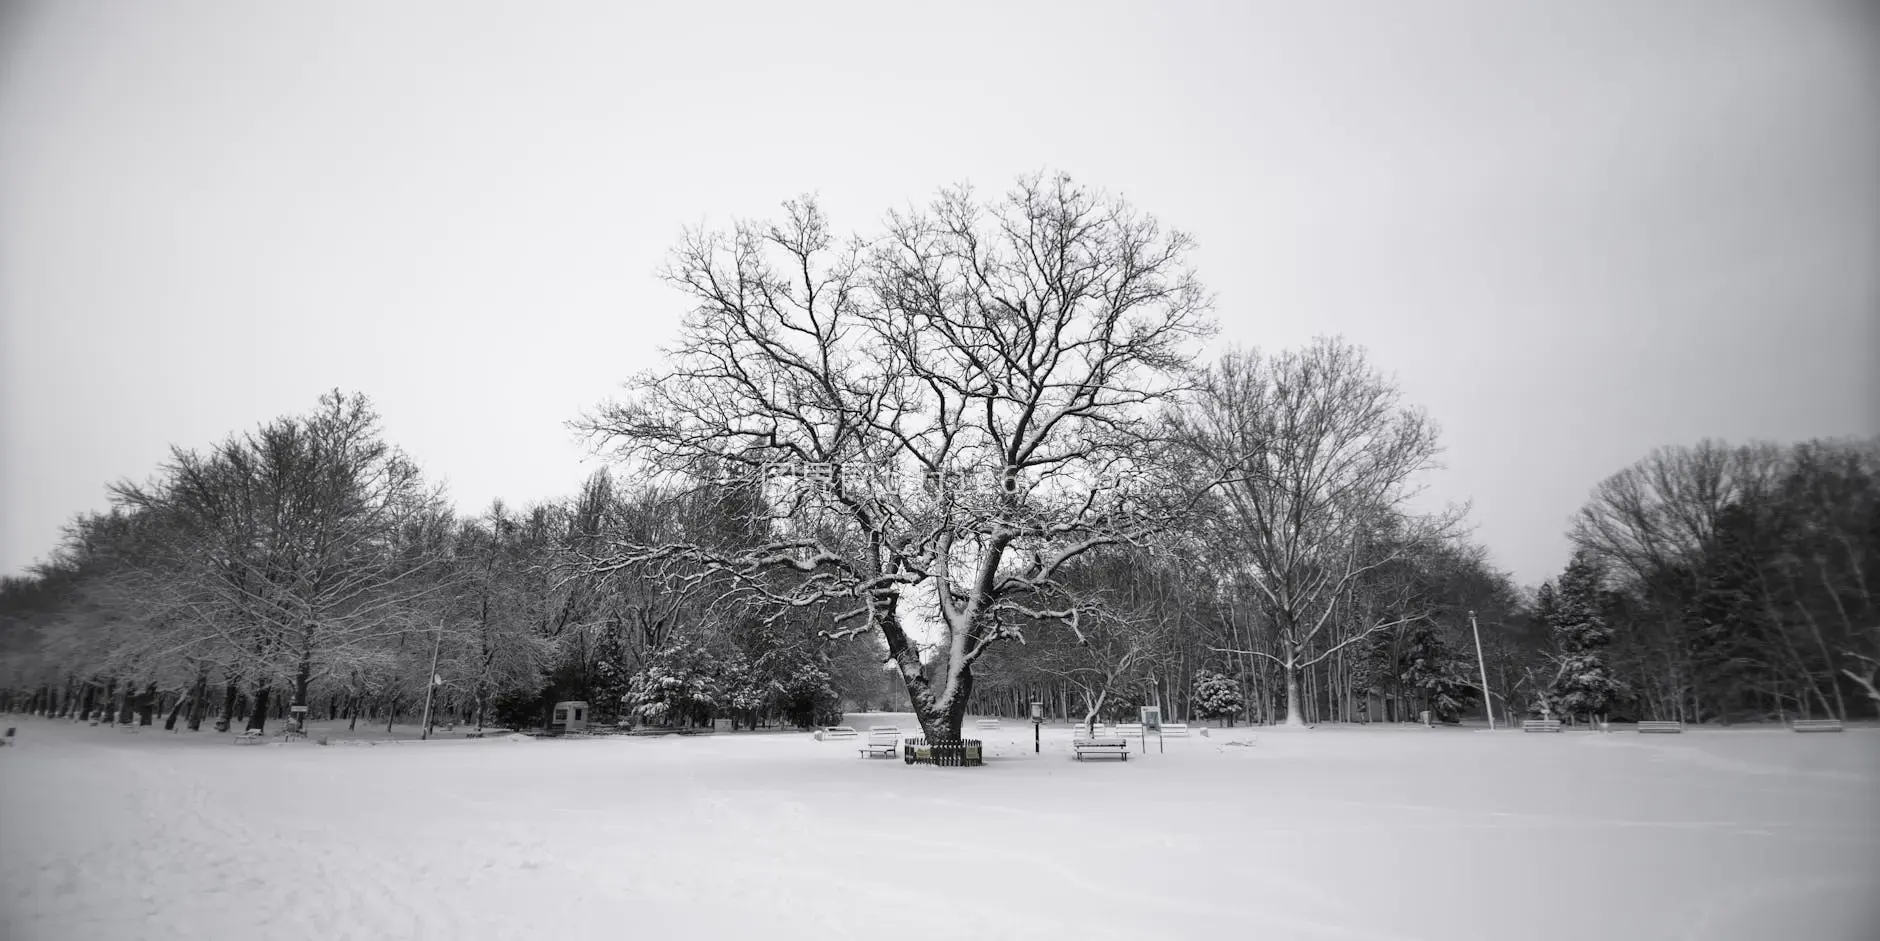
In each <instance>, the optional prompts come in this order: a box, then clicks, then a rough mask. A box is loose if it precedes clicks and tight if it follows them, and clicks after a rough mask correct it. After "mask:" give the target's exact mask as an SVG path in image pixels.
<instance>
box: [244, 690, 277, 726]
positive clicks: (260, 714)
mask: <svg viewBox="0 0 1880 941" xmlns="http://www.w3.org/2000/svg"><path fill="white" fill-rule="evenodd" d="M273 693H274V688H273V687H272V686H270V685H268V684H267V682H266V681H265V680H256V681H255V693H254V696H255V704H254V708H253V709H252V710H250V711H249V713H248V728H247V730H248V731H250V732H261V731H265V730H266V729H267V725H268V699H269V698H270V697H271V696H272V695H273Z"/></svg>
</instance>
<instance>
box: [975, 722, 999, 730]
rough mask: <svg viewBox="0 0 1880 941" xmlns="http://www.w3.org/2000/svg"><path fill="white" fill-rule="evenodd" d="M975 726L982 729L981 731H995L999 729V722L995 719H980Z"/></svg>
mask: <svg viewBox="0 0 1880 941" xmlns="http://www.w3.org/2000/svg"><path fill="white" fill-rule="evenodd" d="M977 725H978V726H979V727H980V728H982V729H988V730H996V729H998V727H999V720H997V719H980V720H979V722H978V723H977Z"/></svg>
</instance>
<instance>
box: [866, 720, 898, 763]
mask: <svg viewBox="0 0 1880 941" xmlns="http://www.w3.org/2000/svg"><path fill="white" fill-rule="evenodd" d="M857 750H858V751H860V752H861V755H862V757H863V758H893V757H895V756H896V755H899V754H900V753H901V730H900V729H899V728H896V727H895V726H892V725H877V726H874V727H873V728H870V729H869V730H868V741H867V742H866V743H864V744H863V745H862V747H861V748H860V749H857Z"/></svg>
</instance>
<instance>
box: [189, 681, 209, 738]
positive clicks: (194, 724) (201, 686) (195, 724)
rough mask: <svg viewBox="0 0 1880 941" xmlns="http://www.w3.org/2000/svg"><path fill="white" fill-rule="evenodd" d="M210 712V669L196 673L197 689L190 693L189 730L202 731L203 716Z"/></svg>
mask: <svg viewBox="0 0 1880 941" xmlns="http://www.w3.org/2000/svg"><path fill="white" fill-rule="evenodd" d="M208 712H209V671H207V670H203V671H202V672H200V673H197V674H196V686H195V689H194V690H193V691H192V692H191V693H190V694H189V730H190V731H191V732H200V731H202V718H203V716H204V715H206V714H207V713H208Z"/></svg>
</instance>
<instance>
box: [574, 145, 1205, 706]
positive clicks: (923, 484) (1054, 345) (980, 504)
mask: <svg viewBox="0 0 1880 941" xmlns="http://www.w3.org/2000/svg"><path fill="white" fill-rule="evenodd" d="M786 205H787V212H788V214H787V217H786V218H785V219H784V220H783V221H781V222H779V223H776V224H762V223H740V224H738V225H736V226H735V228H734V229H733V231H731V232H730V233H725V234H707V233H692V234H690V235H688V236H687V237H686V238H685V239H684V241H683V242H682V243H681V244H680V246H679V247H678V248H677V250H676V251H675V253H674V257H673V259H672V261H671V263H670V264H669V266H668V267H667V269H666V271H665V276H666V280H667V281H668V282H669V283H670V284H672V285H673V286H675V287H676V288H678V289H679V290H680V291H682V292H683V293H684V294H685V295H687V297H688V298H689V299H690V300H691V302H692V304H693V309H692V311H691V313H690V315H689V316H688V317H687V318H686V320H685V325H684V331H683V335H682V338H681V340H680V342H679V343H678V344H677V346H676V347H675V348H673V349H671V350H669V356H668V361H667V365H666V366H664V367H663V368H660V369H658V370H655V371H653V372H650V373H647V374H644V375H641V376H639V377H637V378H636V379H634V380H633V381H632V383H631V384H630V386H629V388H630V390H631V393H632V394H631V396H630V397H629V398H628V399H627V400H625V401H623V402H620V403H616V404H610V405H607V406H605V407H603V408H601V409H600V410H599V411H597V412H596V413H594V414H591V415H589V416H587V417H585V418H583V419H582V420H581V421H580V422H579V425H580V427H582V428H583V429H585V430H586V431H588V432H590V433H592V434H593V435H594V436H595V438H596V440H597V442H598V443H599V444H601V445H602V446H606V447H612V448H616V449H617V450H618V453H619V455H620V456H621V457H622V458H623V459H624V460H626V461H628V462H630V463H631V464H632V465H633V469H634V470H635V471H636V472H638V473H639V474H641V475H642V479H643V480H647V479H653V478H661V479H666V480H673V479H679V480H684V479H696V477H697V474H698V473H699V469H700V468H701V467H711V468H717V469H720V471H722V470H723V469H730V471H732V472H733V473H732V474H731V476H733V477H737V478H740V479H746V480H748V479H751V478H752V477H758V478H763V477H764V476H765V471H766V468H774V467H776V466H777V465H779V464H782V465H785V466H787V467H790V468H802V469H804V476H799V477H797V478H795V479H792V480H786V481H782V482H779V481H777V480H775V479H771V480H769V482H768V483H762V484H758V485H754V486H756V487H757V488H758V489H757V491H756V492H757V494H758V495H759V496H761V499H756V500H752V501H750V506H751V507H752V508H753V511H754V512H758V513H761V514H762V516H763V519H762V520H761V524H762V525H759V526H757V527H754V528H753V529H752V534H753V537H754V538H753V540H752V544H749V545H746V546H744V547H741V548H740V547H737V546H733V545H726V544H723V543H722V542H721V543H719V544H718V545H712V544H709V543H708V542H707V541H706V540H703V539H694V538H686V539H681V540H679V541H675V542H670V543H664V544H630V543H621V544H617V545H615V546H614V547H613V548H612V549H611V550H610V551H606V552H596V553H594V554H593V555H592V557H591V558H590V559H589V560H588V570H589V572H590V574H592V573H596V572H605V571H609V570H619V569H622V568H626V567H630V566H636V565H640V566H644V565H649V564H657V563H660V562H662V561H665V560H676V561H682V562H684V563H685V564H687V565H697V564H700V563H703V564H705V565H706V566H707V567H709V568H710V569H712V570H714V571H717V572H724V573H732V574H734V575H736V576H737V577H738V578H739V579H740V580H741V582H742V584H743V586H744V587H745V588H746V589H747V590H750V591H753V592H756V593H758V594H760V595H761V596H762V597H763V598H764V599H765V600H767V601H769V602H771V603H773V604H776V605H781V606H784V607H811V606H832V607H833V609H834V613H835V619H836V623H838V624H840V625H842V632H846V633H850V634H853V633H858V632H862V631H869V630H872V631H877V632H879V634H880V635H881V637H882V638H883V639H884V640H885V642H886V645H887V650H888V655H889V657H890V659H891V661H892V663H893V665H894V668H895V670H896V671H897V672H898V674H899V675H900V677H901V680H902V682H903V683H904V684H905V685H906V688H907V690H908V694H909V698H910V699H911V700H912V702H913V708H914V711H915V712H916V714H917V716H918V717H919V721H920V722H921V725H922V728H923V730H924V731H925V732H926V734H927V735H928V736H930V737H932V738H935V739H949V740H950V739H957V738H958V736H959V729H960V724H961V720H962V718H963V717H964V714H965V709H966V706H967V701H968V697H969V696H970V694H971V691H972V665H973V663H974V661H975V660H977V659H978V658H979V657H980V656H981V655H983V653H984V652H985V651H986V650H987V649H988V648H989V647H991V646H992V645H994V644H996V643H997V642H999V641H1000V640H1002V639H1004V638H1007V637H1011V636H1015V635H1016V633H1017V631H1018V627H1017V626H1016V625H1017V624H1018V623H1019V622H1020V621H1028V622H1033V623H1036V622H1039V621H1046V622H1052V623H1062V624H1067V625H1069V626H1070V628H1071V629H1072V630H1073V631H1075V630H1076V629H1077V612H1078V610H1079V607H1078V604H1077V600H1076V599H1075V598H1074V597H1072V596H1071V594H1070V593H1069V592H1067V591H1066V590H1065V586H1064V585H1062V584H1061V583H1060V582H1059V580H1058V579H1057V576H1058V574H1059V573H1060V571H1061V569H1062V567H1063V566H1064V565H1066V564H1067V563H1069V562H1070V561H1071V560H1073V559H1076V558H1078V557H1079V556H1081V555H1083V554H1084V553H1087V552H1089V551H1091V550H1092V549H1095V548H1097V547H1099V546H1104V545H1110V544H1115V543H1119V542H1126V541H1130V540H1132V539H1136V538H1138V537H1139V536H1140V534H1141V533H1142V531H1143V529H1144V527H1145V526H1146V525H1148V523H1147V521H1148V520H1149V519H1150V518H1151V517H1153V515H1154V511H1155V509H1156V507H1157V505H1158V501H1159V500H1161V499H1162V498H1164V497H1165V496H1166V494H1165V493H1164V492H1163V491H1161V490H1159V489H1158V487H1157V486H1156V485H1155V483H1154V482H1153V481H1152V478H1154V477H1156V476H1157V474H1158V473H1159V472H1158V470H1157V468H1156V467H1154V466H1152V465H1151V464H1146V463H1145V462H1144V461H1142V460H1141V455H1143V454H1144V453H1146V452H1145V448H1146V442H1147V439H1149V438H1150V437H1152V436H1153V434H1154V431H1155V426H1154V424H1153V422H1152V421H1151V417H1152V416H1151V415H1150V411H1149V409H1150V407H1151V406H1152V405H1153V403H1155V402H1156V401H1157V400H1158V399H1160V398H1161V397H1163V396H1165V395H1168V394H1170V393H1171V392H1172V391H1174V390H1176V389H1177V388H1179V387H1181V386H1182V384H1183V383H1184V382H1185V381H1186V380H1185V369H1186V368H1187V366H1188V365H1189V363H1190V362H1191V355H1192V352H1191V342H1192V341H1194V340H1196V339H1198V338H1200V337H1202V336H1204V335H1205V334H1206V333H1207V332H1208V331H1209V330H1211V329H1212V321H1211V320H1210V319H1209V317H1208V308H1209V304H1210V300H1209V298H1208V296H1207V294H1206V293H1205V292H1204V290H1203V289H1202V287H1201V285H1200V283H1199V282H1198V281H1197V280H1196V278H1195V276H1194V274H1193V273H1192V271H1190V270H1189V268H1188V267H1187V263H1186V262H1187V255H1188V253H1189V249H1190V247H1191V242H1190V240H1189V238H1188V237H1187V236H1186V235H1184V234H1182V233H1180V232H1173V231H1166V230H1164V229H1163V228H1162V227H1161V226H1160V225H1159V224H1158V223H1157V222H1156V221H1155V220H1154V219H1152V218H1150V217H1148V216H1146V215H1143V214H1141V213H1139V212H1138V211H1137V210H1135V209H1134V208H1132V207H1131V206H1130V205H1129V204H1128V203H1126V202H1124V201H1123V200H1121V199H1117V198H1110V197H1107V196H1105V195H1103V194H1100V193H1097V192H1093V191H1091V190H1088V189H1085V188H1083V187H1081V186H1079V185H1077V184H1075V183H1073V182H1072V181H1071V180H1070V179H1069V178H1068V177H1064V176H1061V175H1060V176H1044V175H1037V176H1031V177H1027V178H1024V179H1021V180H1020V181H1019V182H1018V183H1017V185H1016V186H1015V187H1014V188H1013V189H1012V190H1011V191H1010V192H1008V193H1007V194H1005V195H1004V196H1003V197H1001V198H998V199H993V200H981V199H979V198H978V197H976V196H975V195H974V193H973V192H972V191H971V190H970V189H967V188H957V189H947V190H943V191H942V192H941V193H940V195H939V196H938V197H937V198H936V199H935V200H934V201H933V202H932V203H931V205H930V206H928V207H927V208H926V209H924V210H913V211H908V212H901V213H893V214H890V216H889V217H888V219H887V222H886V227H885V231H883V232H882V233H880V234H879V235H878V236H876V237H874V238H872V239H868V240H859V239H857V240H848V241H841V240H838V239H837V238H836V237H835V236H834V235H833V234H832V233H831V231H830V229H829V226H828V223H827V221H826V220H825V218H824V216H823V214H822V212H821V210H820V209H819V208H818V207H817V206H816V204H815V203H814V201H813V200H804V201H800V202H794V203H790V204H786ZM960 477H965V478H973V479H977V480H978V481H979V485H978V486H961V485H959V483H958V478H960ZM910 592H912V594H910ZM917 599H931V601H929V602H923V601H920V600H917ZM917 608H921V609H924V610H916V609H917ZM910 618H913V619H918V620H925V621H927V622H929V623H930V630H931V633H930V636H927V637H925V638H924V641H925V642H924V643H923V638H922V637H921V636H918V635H919V634H920V633H921V631H920V630H919V629H918V627H917V625H914V624H911V623H910Z"/></svg>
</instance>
